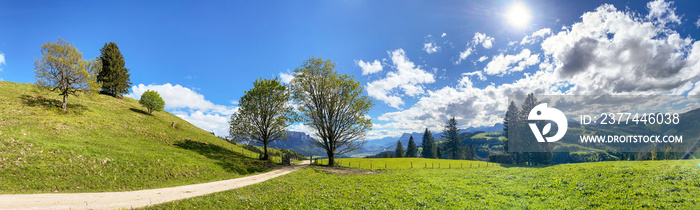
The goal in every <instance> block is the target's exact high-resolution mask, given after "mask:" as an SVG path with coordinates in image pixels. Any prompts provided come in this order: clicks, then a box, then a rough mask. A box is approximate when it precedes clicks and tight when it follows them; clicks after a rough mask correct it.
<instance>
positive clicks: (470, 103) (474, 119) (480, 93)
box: [378, 71, 561, 132]
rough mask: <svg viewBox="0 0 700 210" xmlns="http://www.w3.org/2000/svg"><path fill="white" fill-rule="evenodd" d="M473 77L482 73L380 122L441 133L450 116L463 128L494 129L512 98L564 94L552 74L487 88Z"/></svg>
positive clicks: (390, 126)
mask: <svg viewBox="0 0 700 210" xmlns="http://www.w3.org/2000/svg"><path fill="white" fill-rule="evenodd" d="M470 75H478V73H473V72H472V73H466V74H463V76H464V77H463V78H462V79H461V80H460V83H459V85H457V86H456V87H443V88H441V89H439V90H436V91H428V95H427V96H426V97H423V98H421V99H420V100H419V101H418V102H417V103H416V104H415V105H413V106H412V107H411V108H409V109H406V110H403V111H397V112H389V113H385V114H383V115H381V116H379V117H378V119H379V120H382V121H390V122H389V123H386V124H383V125H382V127H381V128H382V129H390V130H391V129H396V130H403V131H406V132H409V131H420V130H422V129H425V128H426V127H427V128H429V129H431V130H433V131H439V130H441V129H442V127H443V126H444V123H445V122H446V121H447V120H448V119H449V118H450V117H455V118H456V119H457V121H458V125H459V126H460V127H461V128H466V127H476V126H491V125H493V124H495V123H502V121H503V116H502V115H503V113H504V112H505V109H506V107H507V99H508V96H511V95H524V94H527V93H530V92H533V93H535V94H560V92H559V91H558V90H557V89H558V88H559V87H561V85H560V84H557V82H556V81H557V80H556V77H555V76H554V75H553V74H552V73H551V72H545V71H539V72H537V73H535V74H534V75H527V76H526V77H525V78H523V79H520V80H517V81H515V82H514V83H510V84H508V83H506V84H502V85H500V86H496V85H493V84H492V85H489V86H487V87H485V88H477V87H474V86H473V84H472V82H471V80H470V79H469V77H468V76H470Z"/></svg>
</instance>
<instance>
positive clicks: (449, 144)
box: [442, 117, 464, 160]
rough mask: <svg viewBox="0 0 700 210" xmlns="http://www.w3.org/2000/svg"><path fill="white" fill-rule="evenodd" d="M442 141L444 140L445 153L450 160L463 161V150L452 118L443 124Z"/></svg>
mask: <svg viewBox="0 0 700 210" xmlns="http://www.w3.org/2000/svg"><path fill="white" fill-rule="evenodd" d="M442 139H444V140H445V144H446V145H445V151H446V152H447V155H448V156H449V158H450V159H454V160H459V159H464V148H463V147H462V141H461V140H460V136H459V129H458V128H457V120H456V119H455V118H454V117H452V118H450V119H449V120H448V121H447V124H445V129H444V130H443V131H442Z"/></svg>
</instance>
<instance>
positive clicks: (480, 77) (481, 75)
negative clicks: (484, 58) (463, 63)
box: [462, 71, 486, 81]
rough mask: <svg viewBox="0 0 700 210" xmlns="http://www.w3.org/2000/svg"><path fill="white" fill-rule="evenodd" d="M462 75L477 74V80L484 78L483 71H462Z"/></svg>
mask: <svg viewBox="0 0 700 210" xmlns="http://www.w3.org/2000/svg"><path fill="white" fill-rule="evenodd" d="M462 76H477V77H478V78H479V80H481V81H484V80H486V77H485V76H484V74H483V73H481V71H473V72H467V73H462Z"/></svg>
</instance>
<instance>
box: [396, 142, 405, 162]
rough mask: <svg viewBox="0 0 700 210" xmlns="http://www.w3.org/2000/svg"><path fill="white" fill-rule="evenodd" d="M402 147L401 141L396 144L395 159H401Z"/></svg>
mask: <svg viewBox="0 0 700 210" xmlns="http://www.w3.org/2000/svg"><path fill="white" fill-rule="evenodd" d="M403 155H404V154H403V145H401V141H400V140H399V141H397V142H396V157H397V158H400V157H403Z"/></svg>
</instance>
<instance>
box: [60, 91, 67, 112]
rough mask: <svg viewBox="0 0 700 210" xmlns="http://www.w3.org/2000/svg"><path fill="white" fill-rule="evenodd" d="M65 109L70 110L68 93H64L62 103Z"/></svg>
mask: <svg viewBox="0 0 700 210" xmlns="http://www.w3.org/2000/svg"><path fill="white" fill-rule="evenodd" d="M61 108H62V109H63V111H64V112H65V111H68V94H63V104H62V105H61Z"/></svg>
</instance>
